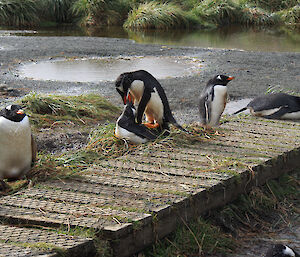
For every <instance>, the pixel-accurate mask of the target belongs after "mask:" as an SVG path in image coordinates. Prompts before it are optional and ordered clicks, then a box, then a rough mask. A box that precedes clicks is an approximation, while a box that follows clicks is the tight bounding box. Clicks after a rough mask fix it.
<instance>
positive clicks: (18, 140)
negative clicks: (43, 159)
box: [0, 105, 37, 189]
mask: <svg viewBox="0 0 300 257" xmlns="http://www.w3.org/2000/svg"><path fill="white" fill-rule="evenodd" d="M36 149H37V148H36V144H35V142H34V140H33V137H32V134H31V129H30V124H29V119H28V116H27V115H26V114H25V113H24V111H23V110H22V109H21V107H20V106H19V105H9V106H7V107H6V108H4V109H2V110H1V111H0V180H1V182H0V183H1V185H2V187H3V189H6V188H7V185H6V183H5V182H4V181H3V179H17V178H20V177H21V176H23V175H25V174H26V173H27V172H28V171H29V170H30V168H31V166H32V163H33V162H34V161H35V160H36V153H37V150H36Z"/></svg>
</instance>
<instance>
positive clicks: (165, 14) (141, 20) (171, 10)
mask: <svg viewBox="0 0 300 257" xmlns="http://www.w3.org/2000/svg"><path fill="white" fill-rule="evenodd" d="M123 26H124V27H125V28H127V29H133V30H135V29H170V28H177V27H187V26H188V23H187V20H186V18H185V14H184V12H183V11H182V10H181V9H180V8H179V7H178V6H177V5H175V4H172V3H157V2H154V1H152V2H146V3H143V4H140V5H139V6H138V7H137V8H134V9H132V10H131V12H130V13H129V15H128V18H127V20H126V21H125V23H124V25H123Z"/></svg>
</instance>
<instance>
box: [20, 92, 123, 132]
mask: <svg viewBox="0 0 300 257" xmlns="http://www.w3.org/2000/svg"><path fill="white" fill-rule="evenodd" d="M21 104H22V105H23V106H25V109H26V112H27V113H28V114H29V115H30V120H31V122H32V123H33V125H34V126H35V127H50V126H53V125H54V124H62V123H64V122H72V123H75V124H84V125H89V124H97V123H99V122H101V121H105V120H111V119H114V118H116V117H117V116H118V114H119V113H120V109H119V108H118V107H116V106H114V105H112V104H111V103H110V102H108V101H107V100H106V99H104V98H103V97H102V96H100V95H96V94H88V95H79V96H62V95H39V94H29V95H27V96H26V97H24V98H22V100H21Z"/></svg>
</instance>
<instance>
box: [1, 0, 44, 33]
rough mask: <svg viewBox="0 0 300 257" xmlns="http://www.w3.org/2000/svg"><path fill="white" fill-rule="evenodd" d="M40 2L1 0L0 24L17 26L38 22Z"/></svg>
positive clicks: (32, 0) (31, 0)
mask: <svg viewBox="0 0 300 257" xmlns="http://www.w3.org/2000/svg"><path fill="white" fill-rule="evenodd" d="M38 9H39V2H38V1H35V0H22V1H20V0H3V1H0V24H2V25H8V26H16V27H24V26H32V25H35V24H37V23H38V21H39V16H38Z"/></svg>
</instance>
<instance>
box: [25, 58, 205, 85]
mask: <svg viewBox="0 0 300 257" xmlns="http://www.w3.org/2000/svg"><path fill="white" fill-rule="evenodd" d="M200 68H201V61H200V60H197V59H194V58H193V59H192V58H188V57H186V58H174V57H130V58H129V57H128V58H127V57H119V58H93V59H63V60H61V59H60V60H51V61H44V62H38V63H30V64H24V65H22V66H21V67H20V68H19V75H20V77H23V78H25V77H26V78H30V79H35V80H55V81H70V82H97V81H114V80H115V79H116V78H117V77H118V76H119V75H120V74H121V73H123V72H128V71H134V70H139V69H143V70H146V71H148V72H150V73H151V74H152V75H153V76H154V77H156V78H158V79H164V78H171V77H183V76H187V75H190V74H191V73H194V72H197V70H199V69H200Z"/></svg>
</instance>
